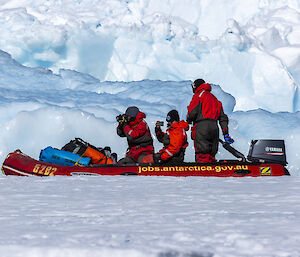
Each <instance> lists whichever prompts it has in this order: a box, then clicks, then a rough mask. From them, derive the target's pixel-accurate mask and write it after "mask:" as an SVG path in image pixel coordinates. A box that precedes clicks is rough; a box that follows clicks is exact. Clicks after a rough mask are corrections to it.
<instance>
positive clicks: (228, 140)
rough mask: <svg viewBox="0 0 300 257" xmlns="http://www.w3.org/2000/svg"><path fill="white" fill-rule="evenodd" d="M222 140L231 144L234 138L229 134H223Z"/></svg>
mask: <svg viewBox="0 0 300 257" xmlns="http://www.w3.org/2000/svg"><path fill="white" fill-rule="evenodd" d="M224 140H225V142H226V143H228V144H232V143H233V142H234V140H233V139H232V138H231V137H230V136H229V134H225V135H224Z"/></svg>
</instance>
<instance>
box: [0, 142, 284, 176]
mask: <svg viewBox="0 0 300 257" xmlns="http://www.w3.org/2000/svg"><path fill="white" fill-rule="evenodd" d="M221 143H222V144H223V147H224V148H225V149H227V150H228V151H230V152H231V153H232V154H233V155H235V156H236V157H237V158H240V159H241V160H222V161H218V162H216V163H207V164H205V163H204V164H199V163H178V164H172V165H168V164H156V163H148V164H136V165H118V164H111V165H93V166H87V167H80V166H63V165H57V164H53V163H46V162H41V161H38V160H35V159H33V158H31V157H30V156H28V155H26V154H23V153H22V152H20V151H16V152H13V153H10V154H8V156H7V157H6V159H5V160H4V163H3V165H2V172H3V173H4V174H5V175H16V176H58V175H60V176H74V175H139V176H176V177H187V176H204V177H209V176H214V177H244V176H252V177H259V176H283V175H289V172H288V171H287V169H286V168H285V165H286V164H287V162H286V155H285V147H284V141H283V140H254V141H252V143H251V147H250V151H249V154H248V157H247V159H246V158H245V157H244V155H243V154H241V153H240V152H238V151H237V150H235V149H234V148H232V147H231V146H230V145H228V144H227V143H224V142H222V141H221Z"/></svg>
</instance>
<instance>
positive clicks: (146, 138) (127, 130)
mask: <svg viewBox="0 0 300 257" xmlns="http://www.w3.org/2000/svg"><path fill="white" fill-rule="evenodd" d="M116 118H117V121H118V123H119V124H118V127H117V134H118V135H119V136H120V137H126V138H127V142H128V150H127V152H126V156H125V158H123V159H121V160H119V161H118V163H119V164H129V163H137V162H140V161H141V159H142V157H143V156H145V155H148V154H153V153H154V148H153V140H152V136H151V132H150V129H149V127H148V124H147V122H146V121H145V120H144V118H146V114H145V113H143V112H141V111H140V110H139V109H138V108H137V107H136V106H130V107H128V108H127V110H126V112H125V114H123V115H119V116H117V117H116Z"/></svg>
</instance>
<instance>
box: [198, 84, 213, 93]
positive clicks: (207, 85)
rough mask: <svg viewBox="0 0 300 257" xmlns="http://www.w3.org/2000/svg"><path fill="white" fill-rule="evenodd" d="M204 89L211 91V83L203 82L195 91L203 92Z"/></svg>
mask: <svg viewBox="0 0 300 257" xmlns="http://www.w3.org/2000/svg"><path fill="white" fill-rule="evenodd" d="M203 90H205V91H209V92H210V91H211V85H210V84H208V83H203V84H201V85H200V86H199V87H198V88H197V89H196V91H195V93H199V92H201V91H203Z"/></svg>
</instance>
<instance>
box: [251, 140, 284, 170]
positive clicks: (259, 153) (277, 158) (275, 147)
mask: <svg viewBox="0 0 300 257" xmlns="http://www.w3.org/2000/svg"><path fill="white" fill-rule="evenodd" d="M247 159H248V160H249V161H252V162H270V163H278V164H281V165H283V166H285V165H286V164H287V161H286V153H285V145H284V140H252V141H251V146H250V150H249V153H248V157H247Z"/></svg>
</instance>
